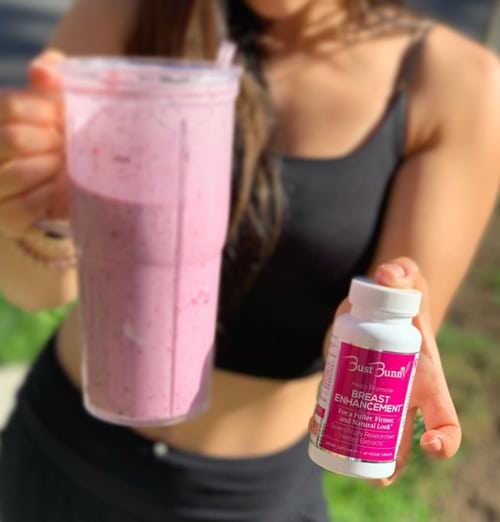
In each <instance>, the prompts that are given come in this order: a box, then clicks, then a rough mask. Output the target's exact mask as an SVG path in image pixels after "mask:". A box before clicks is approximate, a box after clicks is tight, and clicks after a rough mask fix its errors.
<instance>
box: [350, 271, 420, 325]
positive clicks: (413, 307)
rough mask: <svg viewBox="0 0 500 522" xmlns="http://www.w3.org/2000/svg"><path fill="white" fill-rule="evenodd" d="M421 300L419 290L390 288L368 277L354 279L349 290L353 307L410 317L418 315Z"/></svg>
mask: <svg viewBox="0 0 500 522" xmlns="http://www.w3.org/2000/svg"><path fill="white" fill-rule="evenodd" d="M421 300H422V294H421V292H419V291H418V290H413V289H400V288H389V287H388V286H382V285H378V284H376V283H374V282H373V280H372V279H369V278H367V277H356V278H354V279H353V280H352V281H351V287H350V289H349V301H350V302H351V304H353V305H358V306H362V307H363V308H376V309H377V310H380V311H381V312H386V313H390V314H396V315H405V316H409V317H414V316H415V315H417V313H418V311H419V308H420V301H421Z"/></svg>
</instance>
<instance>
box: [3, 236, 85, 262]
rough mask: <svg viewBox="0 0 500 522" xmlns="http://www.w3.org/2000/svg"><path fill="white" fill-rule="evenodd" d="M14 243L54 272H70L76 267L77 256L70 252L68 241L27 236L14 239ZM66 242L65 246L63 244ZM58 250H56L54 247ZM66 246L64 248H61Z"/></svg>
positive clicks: (52, 237) (32, 258)
mask: <svg viewBox="0 0 500 522" xmlns="http://www.w3.org/2000/svg"><path fill="white" fill-rule="evenodd" d="M11 241H12V243H13V244H14V245H15V246H16V248H17V249H18V250H19V251H21V252H22V253H23V254H24V255H25V256H27V257H29V258H30V259H31V260H33V261H35V262H37V263H38V264H40V265H43V266H44V267H46V268H49V269H53V270H69V269H71V268H75V267H76V255H75V254H74V252H73V249H72V248H71V249H69V250H71V252H68V241H69V240H67V239H61V238H56V237H54V236H51V235H47V234H46V235H43V236H36V235H27V236H24V237H22V238H18V239H12V240H11ZM63 241H64V245H63V244H62V242H63ZM56 245H57V247H58V248H54V247H56ZM62 246H64V248H60V247H62Z"/></svg>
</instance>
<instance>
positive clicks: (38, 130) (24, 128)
mask: <svg viewBox="0 0 500 522" xmlns="http://www.w3.org/2000/svg"><path fill="white" fill-rule="evenodd" d="M62 146H63V139H62V136H61V133H60V132H58V131H57V130H56V129H55V128H54V127H39V126H34V125H27V124H23V123H14V124H8V125H2V126H0V162H5V161H9V160H11V159H13V158H20V157H26V156H35V155H39V154H48V153H50V152H59V151H61V150H62Z"/></svg>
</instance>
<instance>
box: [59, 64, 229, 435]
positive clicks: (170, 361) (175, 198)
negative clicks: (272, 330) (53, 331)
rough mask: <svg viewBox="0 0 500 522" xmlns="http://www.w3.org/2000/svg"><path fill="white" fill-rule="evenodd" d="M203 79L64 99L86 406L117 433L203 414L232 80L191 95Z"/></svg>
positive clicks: (225, 211) (117, 87)
mask: <svg viewBox="0 0 500 522" xmlns="http://www.w3.org/2000/svg"><path fill="white" fill-rule="evenodd" d="M134 72H135V71H134ZM118 73H119V74H122V73H123V71H121V70H119V71H118ZM209 73H210V74H214V73H213V72H212V71H208V72H207V71H203V70H201V71H198V73H193V75H194V77H191V76H190V75H189V74H188V75H187V76H186V77H183V78H182V80H181V81H176V82H172V83H171V84H170V83H169V82H168V81H167V83H166V84H162V85H161V86H160V87H159V86H158V85H157V84H156V83H153V85H154V88H153V89H149V90H148V86H149V84H148V83H147V84H146V85H143V84H141V85H140V89H137V88H136V87H137V85H136V82H135V80H134V81H131V80H130V78H129V75H130V70H128V69H127V70H126V71H125V80H126V81H124V77H123V75H122V76H121V77H120V76H119V75H118V79H117V74H114V75H111V76H110V75H109V74H108V75H107V76H106V77H105V78H104V80H106V81H104V82H103V78H99V81H100V83H99V84H96V85H91V86H89V85H84V86H83V87H84V88H81V89H77V88H76V87H75V85H74V83H73V84H70V85H69V86H68V87H66V108H67V140H68V171H69V177H70V189H71V190H70V193H71V223H72V230H73V235H74V238H75V242H76V246H77V252H78V266H79V286H80V306H81V314H82V322H83V327H84V328H83V329H84V339H83V342H84V383H85V386H84V392H85V404H86V406H87V408H88V409H89V411H90V412H91V413H93V414H94V415H96V416H98V417H100V418H102V419H104V420H107V421H109V422H114V423H118V424H127V425H154V424H167V423H172V422H178V421H180V420H183V419H185V418H189V417H192V416H194V415H196V414H199V413H200V412H201V411H203V409H204V408H205V406H206V404H207V402H208V398H209V387H210V374H211V369H212V356H213V343H214V337H215V325H216V315H217V301H218V287H219V276H220V267H221V254H222V249H223V245H224V241H225V236H226V232H227V224H228V215H229V199H230V177H231V176H230V172H231V151H232V137H233V127H234V98H235V95H236V91H237V76H238V75H237V74H235V73H234V71H233V73H232V75H230V74H229V73H228V72H226V75H225V76H223V77H222V78H221V79H218V80H217V78H215V79H214V78H211V80H212V81H206V82H198V81H197V78H198V76H196V74H209ZM175 74H177V72H176V73H175ZM110 78H111V80H112V85H111V87H110V85H109V84H110V81H111V80H110ZM176 79H177V80H178V77H176ZM209 80H210V78H209ZM75 81H76V80H73V82H75ZM141 81H143V80H141ZM147 81H148V82H149V81H152V78H148V80H147ZM83 82H84V84H85V82H87V80H86V79H85V80H83ZM106 82H107V83H106ZM103 83H104V84H105V85H104V86H103V85H102V84H103Z"/></svg>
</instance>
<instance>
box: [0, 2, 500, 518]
mask: <svg viewBox="0 0 500 522" xmlns="http://www.w3.org/2000/svg"><path fill="white" fill-rule="evenodd" d="M104 1H105V0H104ZM70 3H71V0H0V86H2V85H3V86H7V85H10V86H20V85H23V84H24V81H25V70H26V64H27V63H28V61H29V60H30V58H31V57H32V56H34V55H35V54H36V53H37V52H38V51H39V50H40V49H42V47H43V44H44V42H45V41H46V40H47V38H48V36H49V35H50V33H51V31H52V29H53V27H54V25H55V24H56V22H57V20H58V18H59V16H60V15H61V13H62V12H63V11H64V9H65V8H66V7H67V6H68V5H69V4H70ZM408 3H409V4H410V5H411V6H412V7H413V8H414V9H416V10H418V11H420V12H424V13H427V14H428V15H429V16H431V17H434V18H436V19H439V20H441V21H443V22H444V23H447V24H449V25H452V26H454V27H455V28H456V29H458V30H460V31H462V32H463V33H465V34H467V35H469V36H470V37H472V38H474V39H476V40H478V41H481V42H483V43H485V44H486V45H488V46H490V47H491V48H493V49H495V50H497V51H500V0H499V1H495V0H410V1H409V2H408ZM499 138H500V137H499ZM499 168H500V166H499ZM499 229H500V212H497V213H496V215H495V216H494V218H493V220H492V222H491V224H490V227H489V230H488V232H487V234H486V236H485V238H484V240H483V243H482V247H481V249H480V252H479V254H478V256H477V258H476V261H475V263H474V266H473V268H472V270H471V272H470V274H469V276H468V278H467V280H466V281H465V283H464V284H463V286H462V288H461V290H460V292H459V295H458V297H457V299H456V301H455V303H454V305H453V308H452V310H451V311H450V313H449V316H448V320H447V322H446V324H445V326H444V327H443V328H442V331H441V332H440V335H439V344H440V348H441V351H442V356H443V362H444V367H445V371H446V374H447V378H448V381H449V383H450V387H451V389H452V393H453V396H454V400H455V403H456V405H457V408H458V410H459V415H460V418H461V422H462V424H463V429H464V443H463V447H462V449H461V451H460V453H459V455H458V457H456V458H454V459H453V460H452V461H450V462H446V463H435V462H429V461H427V460H425V459H424V458H423V457H422V456H421V455H420V452H419V450H418V449H415V451H414V452H413V456H412V461H411V462H410V465H409V466H408V469H407V471H406V473H405V475H404V476H403V477H402V478H401V479H400V480H399V482H398V483H397V484H395V485H394V486H391V487H390V488H388V489H384V490H374V489H373V488H372V487H371V486H370V485H368V484H365V483H364V482H362V481H359V480H356V479H348V478H343V477H339V476H335V475H331V474H330V475H328V476H326V477H325V489H326V491H327V495H328V498H329V500H330V502H331V505H332V510H333V512H334V513H335V521H336V522H365V521H370V522H396V521H397V522H451V521H454V522H498V521H500V495H499V491H500V445H499V440H500V401H498V396H500V346H499V344H500V320H499V311H500V237H499V234H498V231H499ZM0 256H1V254H0ZM0 259H1V257H0ZM65 313H66V311H65V310H53V311H48V312H43V313H37V314H29V313H26V312H22V311H20V310H18V309H16V308H14V307H12V306H10V305H9V304H8V303H6V302H5V301H4V300H3V299H2V297H1V295H0V428H1V426H2V425H3V424H4V422H5V420H6V418H7V415H8V412H9V410H10V408H11V406H12V401H13V398H14V394H15V390H16V389H17V387H18V385H19V383H20V382H21V380H22V378H23V375H24V373H25V372H26V369H27V368H28V367H29V364H30V362H31V361H32V360H33V358H34V357H36V355H37V354H38V352H39V350H40V349H41V347H42V346H43V345H44V343H45V341H46V340H47V339H48V337H49V336H50V335H52V333H53V332H54V330H55V328H57V325H58V323H59V322H60V320H61V319H62V317H63V316H64V314H65Z"/></svg>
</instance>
